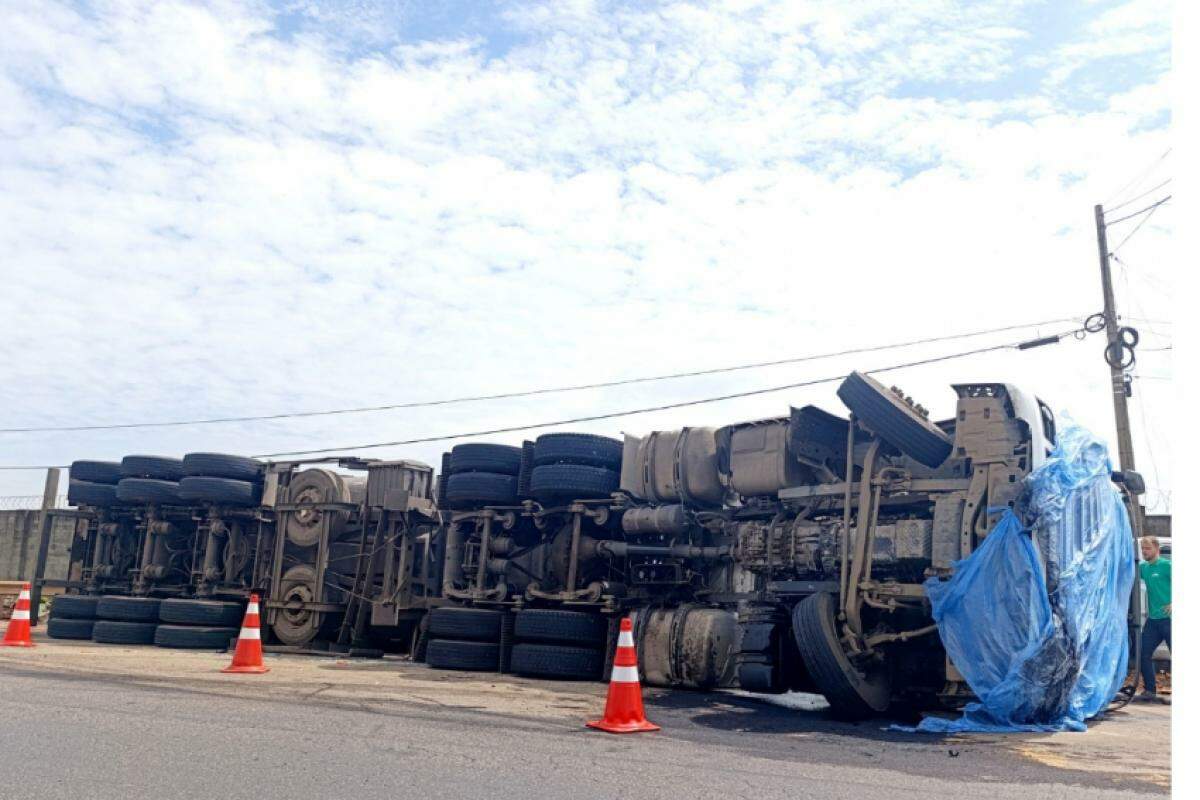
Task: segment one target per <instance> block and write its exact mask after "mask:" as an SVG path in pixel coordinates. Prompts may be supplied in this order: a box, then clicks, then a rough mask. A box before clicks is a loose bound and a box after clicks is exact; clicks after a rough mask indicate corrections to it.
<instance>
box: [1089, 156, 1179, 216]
mask: <svg viewBox="0 0 1200 800" xmlns="http://www.w3.org/2000/svg"><path fill="white" fill-rule="evenodd" d="M1169 155H1171V148H1170V147H1168V148H1167V149H1166V150H1165V151H1163V154H1162V155H1161V156H1159V157H1158V158H1156V159H1154V161H1152V162H1150V166H1148V167H1146V168H1145V169H1144V170H1142V171H1141V172H1140V173H1138V176H1137V177H1136V178H1134V179H1133V180H1131V181H1130V182H1129V183H1127V184H1125V185H1124V186H1122V187H1121V188H1120V189H1118V190H1117V191H1115V192H1113V193H1112V195H1110V196H1109V198H1108V200H1105V201H1104V202H1105V203H1108V202H1111V201H1112V199H1113V198H1114V197H1119V196H1120V195H1122V194H1124V193H1125V192H1127V191H1128V190H1129V189H1131V188H1133V187H1134V186H1136V185H1137V184H1139V183H1141V182H1142V181H1144V180H1145V179H1146V176H1147V175H1149V174H1150V173H1151V172H1152V171H1153V170H1154V168H1155V167H1157V166H1158V165H1159V164H1160V163H1162V161H1163V159H1165V158H1166V157H1167V156H1169Z"/></svg>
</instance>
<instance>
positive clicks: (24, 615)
mask: <svg viewBox="0 0 1200 800" xmlns="http://www.w3.org/2000/svg"><path fill="white" fill-rule="evenodd" d="M12 619H13V620H14V621H16V620H19V619H29V609H27V608H21V609H17V610H15V611H13V612H12Z"/></svg>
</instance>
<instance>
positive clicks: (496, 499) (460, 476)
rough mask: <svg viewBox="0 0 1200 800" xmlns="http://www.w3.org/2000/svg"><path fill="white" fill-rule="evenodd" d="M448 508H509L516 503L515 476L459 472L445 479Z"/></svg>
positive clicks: (495, 473)
mask: <svg viewBox="0 0 1200 800" xmlns="http://www.w3.org/2000/svg"><path fill="white" fill-rule="evenodd" d="M446 500H447V502H448V503H449V504H450V508H454V509H464V508H474V507H476V506H511V505H515V504H516V502H517V476H515V475H501V474H500V473H497V472H459V473H456V474H454V475H451V476H450V477H449V478H446Z"/></svg>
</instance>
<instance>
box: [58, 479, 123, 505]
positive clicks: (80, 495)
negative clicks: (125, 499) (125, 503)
mask: <svg viewBox="0 0 1200 800" xmlns="http://www.w3.org/2000/svg"><path fill="white" fill-rule="evenodd" d="M119 502H120V501H119V500H118V499H117V487H116V486H113V485H112V484H111V483H89V482H88V481H77V480H75V479H74V478H72V479H71V482H70V483H68V484H67V503H69V504H70V505H73V506H95V507H96V508H108V507H109V506H115V505H117V503H119Z"/></svg>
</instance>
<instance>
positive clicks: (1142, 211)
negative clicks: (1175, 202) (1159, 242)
mask: <svg viewBox="0 0 1200 800" xmlns="http://www.w3.org/2000/svg"><path fill="white" fill-rule="evenodd" d="M1172 197H1174V195H1170V194H1169V195H1167V196H1166V197H1164V198H1163V199H1161V200H1157V201H1155V202H1153V203H1151V204H1150V205H1148V206H1146V207H1145V208H1142V209H1139V210H1137V211H1134V212H1133V213H1132V214H1126V215H1125V216H1123V217H1120V218H1118V219H1114V220H1113V221H1112V222H1106V223H1104V227H1106V228H1111V227H1112V226H1113V225H1119V224H1120V223H1122V222H1124V221H1125V220H1127V219H1133V218H1134V217H1136V216H1137V215H1139V214H1145V213H1146V212H1147V211H1150V212H1153V211H1154V209H1156V208H1158V207H1159V206H1161V205H1162V204H1163V203H1165V202H1167V201H1168V200H1170V199H1171V198H1172ZM1143 221H1144V220H1143ZM1117 247H1120V245H1117ZM1113 249H1114V250H1115V249H1117V248H1115V247H1114V248H1113Z"/></svg>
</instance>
